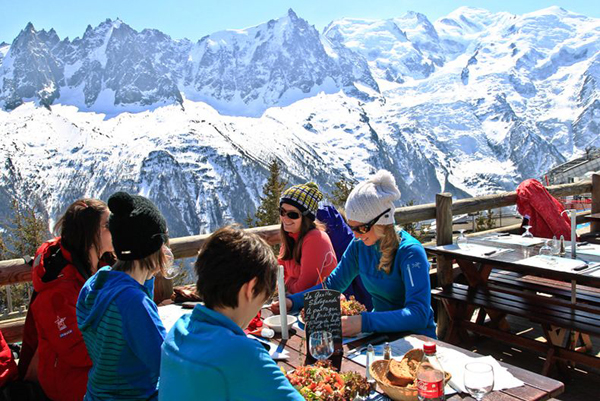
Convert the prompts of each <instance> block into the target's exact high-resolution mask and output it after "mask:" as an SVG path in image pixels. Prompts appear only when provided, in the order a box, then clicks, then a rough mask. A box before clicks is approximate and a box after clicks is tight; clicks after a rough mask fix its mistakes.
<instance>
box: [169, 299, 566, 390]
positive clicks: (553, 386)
mask: <svg viewBox="0 0 600 401" xmlns="http://www.w3.org/2000/svg"><path fill="white" fill-rule="evenodd" d="M158 309H159V314H160V316H161V319H163V321H164V322H165V325H166V326H167V329H169V328H170V327H171V326H172V325H173V324H174V323H175V321H176V320H177V319H178V318H179V317H180V316H181V315H182V314H184V313H190V312H191V310H190V309H183V308H182V307H181V305H178V304H171V305H166V306H161V307H159V308H158ZM261 313H262V317H263V318H266V317H269V316H271V315H272V313H271V311H270V310H269V309H266V308H264V309H263V310H262V311H261ZM386 337H387V340H388V341H390V342H393V341H394V340H397V339H399V338H401V336H400V335H399V334H396V335H394V334H392V333H387V334H386ZM413 337H415V338H417V339H419V340H422V341H428V340H431V339H429V338H427V337H425V336H413ZM270 341H271V342H272V343H273V345H274V346H275V347H281V348H283V349H285V350H286V351H287V356H288V358H287V359H286V360H280V361H278V362H277V364H278V365H279V366H281V367H282V368H283V369H284V370H285V371H291V370H293V369H296V367H298V366H302V365H303V364H304V356H305V353H306V339H305V332H304V330H302V328H301V326H297V325H295V326H294V328H293V329H292V330H290V338H289V339H288V340H282V339H281V336H280V335H279V334H276V335H275V337H274V338H273V339H271V340H270ZM381 341H382V337H381V335H378V334H373V335H370V336H367V337H363V338H361V339H358V340H356V341H353V342H350V343H347V344H344V346H343V347H344V356H343V358H342V365H341V370H342V371H344V372H347V371H356V372H359V373H361V374H362V375H365V374H366V368H365V366H363V365H361V364H360V363H357V362H356V361H354V360H353V359H351V358H350V356H351V355H352V353H353V351H354V352H356V350H360V349H362V348H363V347H364V346H365V345H367V344H369V343H371V342H373V343H374V344H376V343H378V342H381ZM436 343H437V344H438V347H448V348H451V349H453V350H456V351H458V352H460V353H462V354H465V355H468V356H470V357H473V356H476V354H475V353H473V352H470V351H467V350H465V349H462V348H459V347H456V346H453V345H451V344H448V343H445V342H443V341H437V340H436ZM500 365H501V366H503V367H506V368H507V369H508V371H509V372H510V373H512V375H513V376H514V377H516V378H517V379H520V380H521V381H523V382H524V385H523V386H521V387H516V388H512V389H506V390H501V391H493V392H492V393H491V394H489V395H488V396H487V397H489V398H490V399H502V400H509V401H510V400H515V401H516V400H521V401H524V400H526V401H534V400H547V399H550V398H553V397H556V396H557V395H559V394H561V393H562V392H563V391H564V385H563V383H561V382H559V381H556V380H553V379H550V378H547V377H544V376H541V375H539V374H536V373H533V372H529V371H527V370H525V369H521V368H518V367H515V366H511V365H509V364H506V363H503V362H500ZM462 399H472V398H471V397H470V396H469V395H467V394H461V393H457V394H453V395H452V396H449V397H447V400H453V401H454V400H462ZM369 400H382V401H383V400H388V398H387V397H386V396H385V395H383V393H382V392H381V391H377V392H374V393H373V394H372V395H371V396H370V397H369Z"/></svg>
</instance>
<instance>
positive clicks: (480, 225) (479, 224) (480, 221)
mask: <svg viewBox="0 0 600 401" xmlns="http://www.w3.org/2000/svg"><path fill="white" fill-rule="evenodd" d="M485 229H486V223H485V216H484V215H483V213H479V214H478V215H477V218H476V219H475V231H484V230H485Z"/></svg>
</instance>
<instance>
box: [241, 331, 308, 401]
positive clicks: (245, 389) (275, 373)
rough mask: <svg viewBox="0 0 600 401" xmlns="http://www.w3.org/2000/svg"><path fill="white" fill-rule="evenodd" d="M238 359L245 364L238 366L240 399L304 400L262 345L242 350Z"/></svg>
mask: <svg viewBox="0 0 600 401" xmlns="http://www.w3.org/2000/svg"><path fill="white" fill-rule="evenodd" d="M259 347H260V348H259ZM238 357H239V360H240V361H243V364H239V365H238V366H239V368H241V369H240V370H241V371H240V372H239V374H237V375H236V378H237V381H236V383H234V385H235V388H236V389H237V390H238V391H239V392H240V393H241V394H240V395H241V397H240V398H239V399H242V398H243V399H245V400H261V401H278V400H295V401H303V400H304V397H302V396H301V395H300V393H299V392H298V391H297V390H296V389H295V388H294V387H292V385H291V384H290V382H289V380H288V379H286V377H285V376H284V375H283V373H282V372H281V369H280V368H279V366H277V364H276V363H275V361H273V359H272V358H271V356H270V355H269V353H268V352H267V351H265V349H264V348H263V347H262V345H260V344H258V343H257V344H255V345H254V346H253V347H247V348H246V349H245V350H240V353H239V356H238ZM249 372H251V374H250V373H249ZM232 398H235V399H238V398H237V397H232Z"/></svg>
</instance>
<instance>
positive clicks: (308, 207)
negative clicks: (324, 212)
mask: <svg viewBox="0 0 600 401" xmlns="http://www.w3.org/2000/svg"><path fill="white" fill-rule="evenodd" d="M321 199H323V194H322V193H321V191H319V187H318V186H317V184H315V183H314V182H307V183H306V184H300V185H294V186H293V187H291V188H288V189H286V190H285V191H283V194H282V195H281V199H280V200H279V206H281V205H282V204H283V203H287V204H288V205H292V206H294V207H297V208H298V210H300V212H301V213H302V214H303V215H304V216H308V217H309V218H310V219H311V220H314V219H315V216H316V215H317V209H318V208H319V202H320V201H321Z"/></svg>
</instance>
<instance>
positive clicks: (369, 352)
mask: <svg viewBox="0 0 600 401" xmlns="http://www.w3.org/2000/svg"><path fill="white" fill-rule="evenodd" d="M374 361H375V349H374V348H373V345H371V344H369V345H368V346H367V375H366V376H367V383H368V384H369V387H370V388H371V389H372V390H374V389H375V379H374V378H373V376H371V364H372V363H373V362H374Z"/></svg>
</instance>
